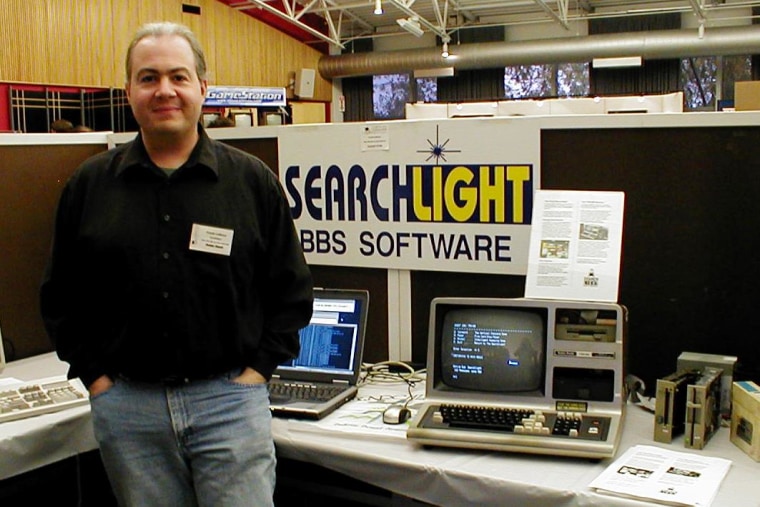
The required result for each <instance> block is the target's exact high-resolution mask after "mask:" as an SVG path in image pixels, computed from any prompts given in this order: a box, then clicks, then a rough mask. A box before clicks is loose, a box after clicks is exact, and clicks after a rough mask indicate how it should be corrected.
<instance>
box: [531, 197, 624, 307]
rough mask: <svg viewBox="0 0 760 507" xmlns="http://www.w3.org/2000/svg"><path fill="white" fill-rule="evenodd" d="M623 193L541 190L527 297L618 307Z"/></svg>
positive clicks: (536, 210) (535, 212) (537, 199)
mask: <svg viewBox="0 0 760 507" xmlns="http://www.w3.org/2000/svg"><path fill="white" fill-rule="evenodd" d="M624 202H625V194H624V193H623V192H601V191H577V190H538V191H536V196H535V201H534V206H533V220H532V225H531V234H530V250H529V254H528V273H527V278H526V284H525V297H529V298H548V299H568V300H581V301H606V302H613V303H614V302H617V299H618V288H619V284H620V257H621V249H622V242H623V206H624Z"/></svg>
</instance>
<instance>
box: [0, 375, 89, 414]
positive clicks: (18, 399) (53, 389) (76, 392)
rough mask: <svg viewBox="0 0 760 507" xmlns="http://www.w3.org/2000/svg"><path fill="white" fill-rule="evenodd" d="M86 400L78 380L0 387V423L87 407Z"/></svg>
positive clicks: (85, 392)
mask: <svg viewBox="0 0 760 507" xmlns="http://www.w3.org/2000/svg"><path fill="white" fill-rule="evenodd" d="M89 400H90V398H89V395H88V392H87V389H85V387H84V384H82V382H81V381H80V380H79V379H69V380H51V381H38V382H37V381H33V382H25V383H21V384H14V385H9V386H0V423H3V422H7V421H15V420H18V419H26V418H28V417H34V416H37V415H40V414H49V413H51V412H58V411H60V410H65V409H67V408H71V407H76V406H80V405H84V404H87V403H88V402H89Z"/></svg>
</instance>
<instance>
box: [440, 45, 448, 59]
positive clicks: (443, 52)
mask: <svg viewBox="0 0 760 507" xmlns="http://www.w3.org/2000/svg"><path fill="white" fill-rule="evenodd" d="M441 56H442V57H443V58H448V57H449V43H448V42H444V43H443V51H441Z"/></svg>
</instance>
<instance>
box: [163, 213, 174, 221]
mask: <svg viewBox="0 0 760 507" xmlns="http://www.w3.org/2000/svg"><path fill="white" fill-rule="evenodd" d="M163 218H164V222H168V221H169V220H171V219H172V217H171V216H170V215H169V213H167V214H165V215H164V216H163Z"/></svg>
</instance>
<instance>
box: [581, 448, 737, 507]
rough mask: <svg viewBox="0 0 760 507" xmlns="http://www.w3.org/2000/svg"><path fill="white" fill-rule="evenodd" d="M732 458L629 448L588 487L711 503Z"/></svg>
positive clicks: (700, 505) (671, 501) (699, 505)
mask: <svg viewBox="0 0 760 507" xmlns="http://www.w3.org/2000/svg"><path fill="white" fill-rule="evenodd" d="M730 467H731V461H729V460H727V459H723V458H712V457H708V456H702V455H699V454H691V453H685V452H675V451H670V450H668V449H663V448H660V447H654V446H648V445H636V446H633V447H631V448H630V449H628V450H627V451H626V452H625V453H624V454H623V455H622V456H621V457H620V458H618V459H617V460H615V462H614V463H612V464H611V465H610V466H609V467H607V468H606V469H605V470H604V472H602V473H601V474H600V475H599V476H598V477H597V478H596V479H594V480H593V481H592V482H591V484H590V485H589V487H591V488H592V489H594V490H596V491H597V492H598V493H605V494H612V495H618V496H625V497H629V498H636V499H640V500H649V501H654V502H658V503H662V504H666V505H684V506H695V507H707V506H709V505H710V504H711V503H712V501H713V499H714V498H715V495H716V494H717V493H718V489H719V488H720V483H721V482H722V481H723V478H724V477H725V476H726V474H727V473H728V469H729V468H730Z"/></svg>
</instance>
